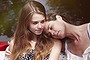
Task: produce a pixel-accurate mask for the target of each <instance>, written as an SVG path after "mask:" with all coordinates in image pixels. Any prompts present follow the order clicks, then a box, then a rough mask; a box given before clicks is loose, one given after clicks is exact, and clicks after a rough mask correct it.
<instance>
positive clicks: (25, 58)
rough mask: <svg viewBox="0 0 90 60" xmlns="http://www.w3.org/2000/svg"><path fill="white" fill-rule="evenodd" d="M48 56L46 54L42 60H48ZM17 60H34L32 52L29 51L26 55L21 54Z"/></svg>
mask: <svg viewBox="0 0 90 60" xmlns="http://www.w3.org/2000/svg"><path fill="white" fill-rule="evenodd" d="M49 55H50V54H48V55H47V56H46V57H45V58H44V60H48V59H49ZM19 60H34V50H33V49H32V50H30V51H29V52H28V53H27V54H26V53H23V54H21V55H20V56H19Z"/></svg>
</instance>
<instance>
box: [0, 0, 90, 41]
mask: <svg viewBox="0 0 90 60" xmlns="http://www.w3.org/2000/svg"><path fill="white" fill-rule="evenodd" d="M27 1H29V0H0V41H10V40H11V38H12V36H13V33H14V31H15V26H16V24H17V21H18V14H19V11H20V9H21V8H22V6H23V5H24V4H25V3H26V2H27ZM36 1H39V2H41V3H42V4H43V5H44V6H45V8H46V13H47V14H48V15H49V14H51V13H58V14H60V15H63V16H65V17H66V18H67V19H68V20H67V21H68V22H69V23H71V24H74V25H81V24H84V23H88V22H90V0H36Z"/></svg>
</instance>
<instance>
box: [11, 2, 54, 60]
mask: <svg viewBox="0 0 90 60" xmlns="http://www.w3.org/2000/svg"><path fill="white" fill-rule="evenodd" d="M34 13H38V14H42V15H43V16H45V18H46V12H45V8H44V6H43V5H42V4H41V3H39V2H36V1H30V2H27V4H26V5H25V6H24V7H23V8H22V10H21V13H20V16H19V22H18V25H17V27H16V31H15V34H14V45H13V50H12V56H11V60H19V56H20V55H21V54H22V53H24V52H25V53H27V51H28V50H30V49H31V48H32V47H31V44H30V41H31V40H32V39H33V38H34V37H33V33H32V32H31V31H30V30H29V25H30V21H31V17H32V15H33V14H34ZM52 46H53V41H52V39H51V38H47V37H46V36H45V35H44V34H43V33H42V34H41V35H40V36H39V37H38V38H37V43H36V46H35V57H34V60H41V59H43V58H44V57H45V56H46V55H47V53H48V52H50V51H51V47H52Z"/></svg>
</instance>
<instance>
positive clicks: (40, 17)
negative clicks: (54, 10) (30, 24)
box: [31, 13, 45, 21]
mask: <svg viewBox="0 0 90 60" xmlns="http://www.w3.org/2000/svg"><path fill="white" fill-rule="evenodd" d="M44 19H45V16H44V15H42V14H38V13H35V14H33V16H32V19H31V21H37V20H44Z"/></svg>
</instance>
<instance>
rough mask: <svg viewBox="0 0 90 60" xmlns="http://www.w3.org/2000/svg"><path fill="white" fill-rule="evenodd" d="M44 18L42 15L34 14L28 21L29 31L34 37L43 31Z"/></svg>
mask: <svg viewBox="0 0 90 60" xmlns="http://www.w3.org/2000/svg"><path fill="white" fill-rule="evenodd" d="M44 22H45V17H44V16H43V15H42V14H37V13H34V14H33V16H32V19H31V21H30V27H29V29H30V31H32V32H33V33H34V34H36V35H40V34H41V33H42V31H43V29H44Z"/></svg>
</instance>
